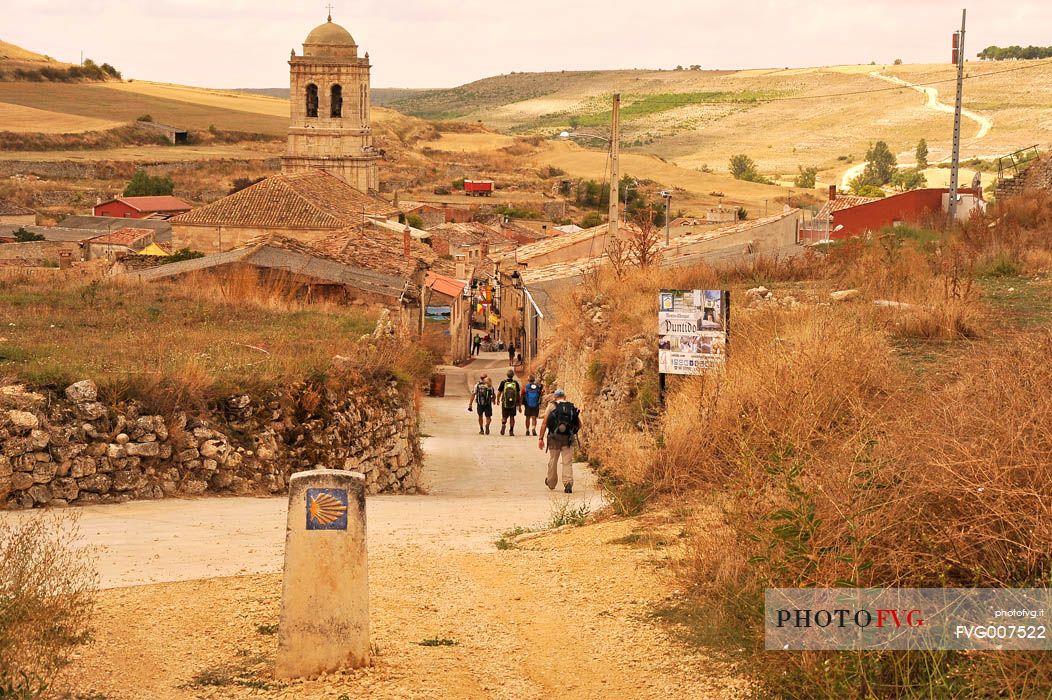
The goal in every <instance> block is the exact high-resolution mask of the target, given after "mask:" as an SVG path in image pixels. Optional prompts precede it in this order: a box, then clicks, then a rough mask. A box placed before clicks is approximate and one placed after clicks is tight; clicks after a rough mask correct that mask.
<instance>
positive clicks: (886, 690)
mask: <svg viewBox="0 0 1052 700" xmlns="http://www.w3.org/2000/svg"><path fill="white" fill-rule="evenodd" d="M1050 352H1052V335H1050V334H1047V333H1046V334H1043V335H1040V336H1037V337H1031V336H1019V337H1013V338H1011V339H1009V340H1007V341H1005V342H1003V343H1001V344H998V345H991V346H986V347H984V348H982V349H980V350H979V351H977V352H976V353H974V354H972V355H968V356H966V357H964V358H963V359H960V360H959V361H958V363H957V364H956V366H955V367H954V368H953V369H954V370H955V375H956V377H957V379H956V381H954V382H953V383H951V384H949V385H947V386H945V387H941V388H937V389H935V390H930V389H927V390H926V389H925V388H917V389H911V388H910V386H909V384H908V383H907V382H906V381H905V379H906V377H905V376H904V375H903V374H902V373H900V372H898V371H896V370H895V368H894V367H891V366H888V365H887V364H885V365H884V367H883V368H882V369H881V372H882V373H886V374H885V376H883V377H880V378H879V381H881V382H883V383H885V384H886V385H896V386H900V387H902V390H901V391H892V390H890V389H888V390H885V391H884V392H882V393H883V394H884V396H886V400H885V401H883V403H882V405H881V410H879V411H872V410H868V411H867V410H862V411H858V410H856V411H847V412H844V413H843V414H842V417H843V420H842V421H840V422H838V423H837V424H835V425H830V424H829V423H828V415H829V414H828V413H827V412H826V411H825V410H823V406H822V403H821V402H819V403H818V404H817V405H815V406H814V407H812V408H811V409H810V412H811V413H813V416H814V426H812V429H811V430H808V429H807V426H804V429H803V430H801V429H800V427H801V426H799V425H796V424H794V423H793V422H791V421H787V420H784V419H782V420H773V421H772V420H770V419H766V420H764V421H763V429H762V430H758V431H754V432H752V433H746V434H744V435H740V436H738V441H739V443H740V445H741V446H742V447H740V448H739V450H738V454H741V455H746V456H751V457H752V461H746V460H740V461H739V470H738V471H737V472H736V473H734V474H730V475H727V476H726V478H725V481H724V489H723V490H722V493H723V496H722V497H721V498H722V502H723V506H722V508H721V514H720V519H719V522H718V524H717V525H716V526H715V527H713V526H711V525H709V524H706V526H705V527H704V528H698V529H697V531H696V532H695V533H694V536H693V537H692V540H691V545H692V548H693V554H692V556H691V557H690V559H689V564H688V566H687V568H686V569H685V574H686V575H687V577H688V579H689V581H690V582H691V584H692V586H693V596H694V600H695V602H696V603H697V604H698V605H699V606H700V607H701V608H703V609H704V610H706V611H707V612H708V614H709V619H710V620H711V621H712V622H713V627H712V629H711V630H710V632H711V633H712V634H713V635H714V636H715V635H718V634H719V633H721V631H722V633H724V634H725V633H726V632H725V630H727V629H735V630H737V632H738V634H739V635H740V636H739V638H738V639H736V640H735V642H736V643H737V644H738V645H740V646H745V647H746V648H748V649H751V650H752V651H753V652H754V653H757V654H759V655H761V656H760V658H762V660H763V663H762V664H760V665H758V666H757V670H758V672H759V674H760V675H761V676H762V678H763V680H764V681H765V683H766V684H767V685H768V687H769V688H770V689H771V690H772V692H775V693H777V694H780V695H784V696H788V697H805V696H806V697H839V696H842V695H844V694H862V695H866V696H874V697H902V696H913V695H925V694H926V693H927V692H928V691H930V690H931V689H932V688H936V687H938V688H942V689H944V690H945V695H946V696H948V697H972V696H976V695H978V694H980V693H981V692H983V691H984V689H989V688H997V687H1000V688H1001V689H1003V690H1005V691H1007V692H1009V693H1010V694H1015V695H1022V696H1030V695H1033V696H1042V697H1044V696H1045V695H1047V694H1048V693H1049V692H1052V674H1050V673H1049V669H1048V668H1047V667H1046V665H1045V664H1042V658H1041V657H1040V656H1039V655H1037V654H1019V653H1011V654H1005V655H1001V654H993V653H990V654H958V653H954V652H919V653H909V654H903V653H887V654H872V653H870V654H861V653H848V652H844V653H801V654H792V655H789V654H786V655H771V654H766V655H764V654H763V652H762V643H763V627H762V624H763V623H762V617H761V611H762V609H763V590H764V589H765V588H768V587H809V586H819V587H826V586H828V587H833V586H900V587H942V586H946V587H955V586H956V587H1008V588H1013V587H1043V586H1047V585H1049V583H1050V582H1052V504H1050V503H1049V501H1048V499H1047V493H1048V484H1049V483H1050V482H1052V461H1050V460H1049V459H1048V455H1049V454H1050V453H1052V398H1050V397H1052V365H1050V364H1049V363H1048V362H1047V358H1048V356H1049V353H1050ZM837 361H838V362H843V361H844V358H843V357H842V356H841V357H838V359H837ZM872 361H873V360H872V359H870V360H867V361H866V364H871V363H872ZM847 371H848V372H851V371H853V369H852V365H851V364H848V365H847ZM731 374H732V372H731V371H728V379H729V377H730V376H731ZM785 378H786V380H787V381H790V382H793V383H797V384H800V385H801V389H802V391H786V392H784V393H789V394H790V395H795V396H807V395H808V394H809V391H810V390H812V389H814V388H815V386H816V385H814V384H811V383H810V382H809V379H808V378H807V377H806V375H795V376H793V375H788V376H786V377H785ZM830 381H831V380H830V378H829V377H825V378H823V383H824V384H826V385H827V386H826V387H825V388H824V389H823V391H825V392H828V393H833V394H837V393H840V394H841V400H844V401H846V403H847V404H849V405H854V406H865V405H867V404H868V403H871V402H869V401H867V400H866V395H867V394H868V393H869V392H860V393H859V395H858V396H856V397H854V399H852V398H851V397H850V395H848V394H844V393H843V392H842V390H841V389H840V388H839V386H838V384H836V383H835V381H833V383H831V384H830V383H829V382H830ZM782 394H783V391H776V392H775V397H774V398H775V400H774V401H773V403H774V405H775V408H774V409H769V408H767V407H764V413H766V414H772V413H773V414H774V415H775V416H776V417H777V416H779V415H780V411H778V410H777V407H778V406H779V405H780V404H781V403H782V402H781V401H780V400H779V399H780V397H781V396H782ZM720 398H722V397H716V398H715V399H714V401H715V402H716V404H717V405H718V402H719V400H720ZM710 401H713V399H710ZM804 412H805V413H808V411H807V407H806V406H805V411H804ZM743 419H748V420H749V422H750V423H752V422H756V418H755V417H753V415H750V414H748V413H747V412H746V413H744V414H743ZM816 434H819V435H821V437H822V439H820V440H817V441H816V440H814V439H813V437H814V436H815V435H816ZM701 442H704V441H701ZM673 454H675V455H676V456H677V457H678V460H679V462H678V463H677V464H676V465H675V466H677V467H678V468H680V469H682V470H684V471H687V472H689V471H691V470H692V469H696V468H698V466H699V465H698V464H697V462H696V461H691V460H690V459H688V458H687V456H686V451H685V449H680V450H677V451H676V452H675V453H673ZM805 689H806V691H805ZM858 689H862V691H861V692H860V691H859V690H858ZM1024 689H1026V691H1025V692H1024Z"/></svg>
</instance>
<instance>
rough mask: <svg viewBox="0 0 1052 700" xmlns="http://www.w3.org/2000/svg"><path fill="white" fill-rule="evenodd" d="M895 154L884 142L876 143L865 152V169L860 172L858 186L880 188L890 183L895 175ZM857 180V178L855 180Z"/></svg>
mask: <svg viewBox="0 0 1052 700" xmlns="http://www.w3.org/2000/svg"><path fill="white" fill-rule="evenodd" d="M896 164H897V161H896V160H895V154H894V153H892V152H891V149H890V148H888V144H887V143H885V142H884V141H877V142H876V143H875V144H873V145H872V146H870V147H869V150H868V151H866V167H865V168H864V169H863V170H862V175H860V176H859V177H860V178H861V184H860V186H864V185H873V186H874V187H880V186H881V185H886V184H887V183H889V182H891V176H892V175H894V174H895V166H896ZM856 179H857V178H856Z"/></svg>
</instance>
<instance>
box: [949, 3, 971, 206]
mask: <svg viewBox="0 0 1052 700" xmlns="http://www.w3.org/2000/svg"><path fill="white" fill-rule="evenodd" d="M967 15H968V10H961V31H960V32H955V33H954V35H953V60H954V61H955V62H956V63H957V102H956V103H955V105H954V110H953V154H952V155H951V165H950V206H949V210H950V212H949V213H950V225H951V226H953V225H954V224H955V223H957V178H958V176H959V170H960V167H961V101H962V99H963V97H964V21H965V18H966V17H967Z"/></svg>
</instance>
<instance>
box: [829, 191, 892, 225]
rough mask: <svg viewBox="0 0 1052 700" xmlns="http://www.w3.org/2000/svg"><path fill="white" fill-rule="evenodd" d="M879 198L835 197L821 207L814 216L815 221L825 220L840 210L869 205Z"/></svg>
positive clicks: (844, 195) (847, 195)
mask: <svg viewBox="0 0 1052 700" xmlns="http://www.w3.org/2000/svg"><path fill="white" fill-rule="evenodd" d="M878 199H880V197H858V196H856V195H851V194H842V195H837V198H836V199H832V200H830V201H828V202H826V203H825V204H823V205H822V208H821V209H819V210H818V213H817V214H815V218H816V219H826V218H828V217H829V215H830V214H835V213H836V212H838V211H840V210H841V209H850V208H851V207H857V206H859V205H861V204H869V203H870V202H875V201H877V200H878Z"/></svg>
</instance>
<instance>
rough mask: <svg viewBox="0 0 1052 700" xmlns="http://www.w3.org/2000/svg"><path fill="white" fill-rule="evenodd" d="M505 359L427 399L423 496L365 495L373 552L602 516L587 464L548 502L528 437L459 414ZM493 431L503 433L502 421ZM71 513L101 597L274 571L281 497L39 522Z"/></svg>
mask: <svg viewBox="0 0 1052 700" xmlns="http://www.w3.org/2000/svg"><path fill="white" fill-rule="evenodd" d="M506 357H507V356H506V355H505V354H504V353H483V356H482V357H481V358H479V359H476V360H475V361H474V362H472V363H471V364H470V365H469V366H468V367H467V368H464V369H457V368H448V370H447V392H446V397H445V398H441V399H439V398H434V399H432V398H425V399H424V409H423V410H424V415H423V423H422V429H423V432H424V433H425V434H426V435H429V436H430V437H427V438H425V439H424V440H423V445H424V451H425V453H426V461H425V468H424V482H425V485H426V487H427V489H428V492H429V493H428V495H418V496H386V495H385V496H372V497H370V498H369V499H368V505H367V518H368V527H369V548H370V550H376V549H377V548H397V547H398V546H399V545H402V544H412V545H414V546H421V545H424V546H428V545H430V546H434V547H436V548H439V549H443V550H464V551H478V550H482V549H487V548H491V547H492V546H493V541H494V540H495V539H496V538H497V537H498V536H499V533H500V532H501V531H502V530H504V529H507V528H511V527H514V526H516V525H523V526H531V525H538V524H541V523H545V522H547V521H548V520H549V519H550V518H551V514H552V511H553V509H555V508H557V507H559V506H560V505H561V504H563V503H565V502H567V501H571V502H573V503H574V504H578V503H584V502H588V503H590V504H591V507H592V509H593V510H594V509H596V508H598V507H599V505H600V503H601V499H600V496H599V495H598V493H597V492H596V491H595V488H594V479H593V478H592V475H591V473H590V472H587V470H586V469H584V468H583V465H581V466H580V467H579V469H578V473H577V480H576V488H575V493H574V494H573V495H572V496H567V495H566V494H563V493H562V491H561V490H559V491H557V492H555V493H552V492H549V491H548V489H547V488H545V486H544V483H543V482H544V473H545V454H544V453H542V452H540V451H539V450H538V449H537V441H536V440H535V439H530V438H527V437H525V436H518V435H517V436H516V437H514V438H512V437H503V436H501V435H499V434H498V430H494V431H493V434H491V435H489V436H482V435H479V434H478V423H477V422H476V418H475V414H473V413H468V412H467V397H468V390H469V389H468V387H469V386H471V385H473V384H474V382H475V381H476V380H477V378H478V375H479V374H480V373H482V372H488V373H489V374H490V376H494V374H495V373H496V376H498V377H499V376H503V372H504V371H505V370H506V369H507V364H506ZM519 420H520V421H521V420H522V417H521V416H520V417H519ZM495 424H496V426H497V427H498V428H499V418H497V419H496V423H495ZM69 512H75V513H77V514H78V515H79V516H80V524H79V527H80V538H79V541H80V542H81V543H82V544H83V545H84V546H85V547H90V548H93V549H94V551H95V554H96V556H97V559H98V570H99V575H100V584H101V585H102V587H104V588H112V587H119V586H131V585H139V584H146V583H159V582H163V581H181V580H188V579H198V578H210V577H215V576H233V575H238V574H249V573H269V572H275V571H280V570H281V566H282V555H283V552H284V545H285V542H284V536H285V517H286V512H287V499H286V498H285V497H279V498H223V497H211V498H201V499H193V500H185V499H167V500H161V501H137V502H132V503H125V504H119V505H100V506H86V507H82V508H75V509H70V510H69V511H59V512H56V513H54V514H47V515H44V516H43V517H53V516H54V515H58V516H63V515H65V514H67V513H69ZM40 515H41V514H40V512H39V511H36V512H31V513H25V512H7V513H0V517H4V518H22V517H38V516H40Z"/></svg>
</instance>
